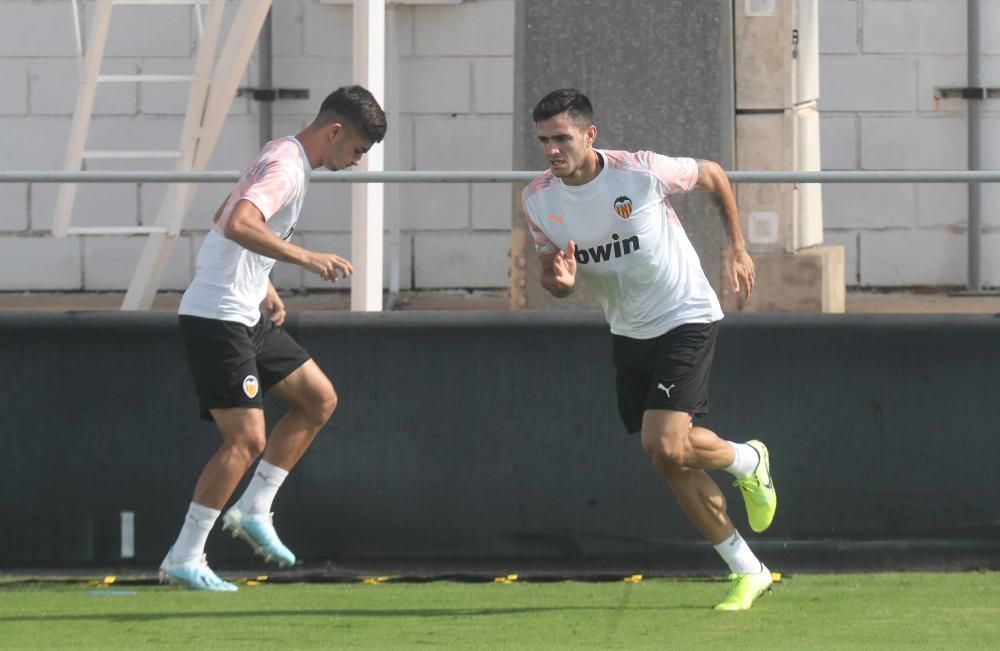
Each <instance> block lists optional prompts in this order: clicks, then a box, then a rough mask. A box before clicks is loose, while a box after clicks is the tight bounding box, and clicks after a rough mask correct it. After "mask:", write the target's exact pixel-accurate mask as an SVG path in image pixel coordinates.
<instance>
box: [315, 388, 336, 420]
mask: <svg viewBox="0 0 1000 651" xmlns="http://www.w3.org/2000/svg"><path fill="white" fill-rule="evenodd" d="M327 389H328V390H327V391H324V392H323V395H322V397H321V398H320V400H319V405H318V411H319V414H318V416H319V418H321V419H322V420H323V422H324V423H325V422H326V421H328V420H330V416H332V415H333V412H334V411H336V409H337V392H336V391H335V390H334V388H333V386H332V385H328V386H327Z"/></svg>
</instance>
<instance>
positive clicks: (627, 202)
mask: <svg viewBox="0 0 1000 651" xmlns="http://www.w3.org/2000/svg"><path fill="white" fill-rule="evenodd" d="M597 154H598V155H599V156H600V157H601V158H602V159H603V161H604V168H603V169H602V170H601V171H600V172H599V173H598V175H597V176H596V177H595V178H594V179H592V180H591V181H590V182H588V183H585V184H584V185H581V186H570V185H566V184H564V183H563V182H562V181H561V180H559V178H557V177H556V176H554V175H553V174H552V172H551V170H549V171H546V172H545V173H543V174H541V175H539V176H538V177H536V178H535V179H534V180H533V181H532V182H531V183H530V184H529V185H528V187H526V188H525V189H524V194H523V196H522V202H523V205H524V214H525V217H526V218H527V221H528V227H529V228H530V230H531V233H532V235H533V236H534V240H535V248H536V249H537V250H538V252H539V253H554V252H557V251H560V250H565V249H566V246H567V245H568V244H569V241H570V240H573V242H575V243H576V246H577V250H576V261H577V275H578V276H579V277H582V278H584V279H585V280H586V282H587V286H588V287H590V289H591V291H592V293H593V294H594V296H595V297H596V298H597V300H598V301H600V303H601V306H602V307H603V308H604V315H605V318H607V320H608V323H609V324H610V325H611V332H613V333H614V334H617V335H624V336H626V337H632V338H634V339H650V338H653V337H658V336H660V335H662V334H664V333H665V332H668V331H669V330H672V329H673V328H676V327H677V326H679V325H682V324H685V323H711V322H713V321H718V320H719V319H721V318H722V308H721V307H720V306H719V299H718V297H717V296H716V295H715V291H714V290H713V289H712V286H711V285H710V284H709V282H708V278H706V277H705V272H704V271H703V270H702V268H701V261H700V260H699V259H698V254H697V253H696V252H695V250H694V247H693V246H691V242H690V240H688V237H687V234H686V233H685V232H684V227H683V226H681V222H680V220H679V219H678V218H677V214H676V213H675V212H674V209H673V208H672V207H671V206H670V203H669V202H668V201H667V197H668V196H669V195H671V194H674V193H677V192H688V191H690V190H692V189H693V188H694V186H695V183H696V182H697V181H698V163H697V162H696V161H695V160H694V159H692V158H670V157H668V156H661V155H660V154H655V153H653V152H648V151H640V152H635V153H633V152H625V151H606V150H597Z"/></svg>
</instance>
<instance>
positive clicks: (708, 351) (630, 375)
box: [612, 322, 719, 434]
mask: <svg viewBox="0 0 1000 651" xmlns="http://www.w3.org/2000/svg"><path fill="white" fill-rule="evenodd" d="M718 331H719V324H718V322H716V323H686V324H684V325H682V326H678V327H676V328H674V329H673V330H670V331H669V332H667V333H665V334H662V335H660V336H659V337H654V338H652V339H632V338H631V337H623V336H621V335H614V343H613V352H612V356H613V358H614V363H615V369H617V371H618V377H617V380H616V385H617V388H618V414H619V416H621V419H622V423H624V425H625V428H626V429H627V430H628V432H629V433H630V434H632V433H635V432H639V431H641V430H642V414H643V412H645V411H646V410H647V409H667V410H670V411H683V412H686V413H688V414H691V415H692V416H701V415H704V414H707V413H708V376H709V374H710V373H711V370H712V357H713V356H714V354H715V338H716V335H717V334H718Z"/></svg>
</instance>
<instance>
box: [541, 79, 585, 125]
mask: <svg viewBox="0 0 1000 651" xmlns="http://www.w3.org/2000/svg"><path fill="white" fill-rule="evenodd" d="M560 113H569V116H570V117H571V118H573V119H574V120H577V121H578V122H580V123H581V124H584V125H585V126H588V127H589V126H590V125H592V124H593V123H594V107H593V106H591V104H590V100H589V99H587V96H586V95H584V94H583V93H581V92H580V91H578V90H577V89H575V88H560V89H559V90H554V91H552V92H551V93H549V94H548V95H546V96H545V97H543V98H542V99H541V100H539V102H538V104H536V105H535V109H534V110H533V111H532V112H531V117H532V118H534V120H535V122H536V123H537V122H541V121H542V120H548V119H549V118H552V117H555V116H557V115H559V114H560Z"/></svg>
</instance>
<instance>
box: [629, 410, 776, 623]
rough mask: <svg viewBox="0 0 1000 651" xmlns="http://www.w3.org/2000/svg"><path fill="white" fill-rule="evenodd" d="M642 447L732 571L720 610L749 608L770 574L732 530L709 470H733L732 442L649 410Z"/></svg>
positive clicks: (685, 419)
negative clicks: (728, 589)
mask: <svg viewBox="0 0 1000 651" xmlns="http://www.w3.org/2000/svg"><path fill="white" fill-rule="evenodd" d="M642 445H643V449H644V450H645V451H646V453H647V454H649V456H650V458H651V459H652V461H653V465H655V466H656V468H657V470H659V471H660V474H662V475H663V477H664V478H665V479H666V480H667V483H668V484H669V485H670V488H671V490H672V491H673V493H674V495H675V496H676V497H677V501H678V503H679V504H680V505H681V508H682V509H683V510H684V513H685V514H686V515H687V516H688V519H690V520H691V522H692V524H694V526H695V528H696V529H698V531H700V532H701V534H702V535H703V536H704V537H705V538H706V539H707V540H708V541H709V542H710V543H711V544H712V545H713V546H714V547H715V549H716V551H718V552H719V555H720V556H722V558H723V560H724V561H725V562H726V564H727V565H729V568H730V570H731V571H732V579H733V587H732V588H731V590H730V593H729V595H728V596H727V597H726V599H725V600H723V601H722V602H721V603H720V604H718V605H717V606H716V608H717V609H720V610H745V609H747V608H749V607H750V606H751V605H752V604H753V601H754V599H756V598H757V597H758V596H760V594H762V593H763V592H764V591H766V590H767V589H768V588H769V587H770V585H771V574H770V571H769V570H768V569H767V568H766V567H765V566H764V564H763V563H761V562H760V561H759V560H758V559H757V557H756V556H755V555H754V553H753V552H752V551H751V550H750V547H749V546H748V545H747V544H746V541H744V540H743V538H742V537H741V536H740V534H739V532H738V531H737V530H736V527H734V526H733V523H732V521H731V520H730V519H729V515H728V514H727V512H726V498H725V496H724V495H723V494H722V491H721V490H720V489H719V485H718V484H716V483H715V481H714V480H713V479H712V478H711V477H709V476H708V473H707V472H705V470H706V469H728V468H730V467H731V466H732V465H733V464H734V462H735V461H736V457H737V453H736V452H735V449H734V446H733V444H731V443H729V442H728V441H724V440H722V439H721V438H719V437H718V436H717V435H716V434H715V433H714V432H712V431H711V430H708V429H705V428H703V427H694V426H693V425H692V422H691V416H690V415H689V414H686V413H683V412H676V411H666V410H647V411H646V412H645V413H644V414H643V420H642Z"/></svg>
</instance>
